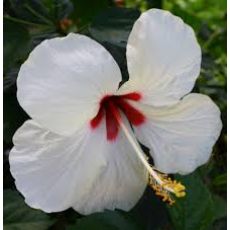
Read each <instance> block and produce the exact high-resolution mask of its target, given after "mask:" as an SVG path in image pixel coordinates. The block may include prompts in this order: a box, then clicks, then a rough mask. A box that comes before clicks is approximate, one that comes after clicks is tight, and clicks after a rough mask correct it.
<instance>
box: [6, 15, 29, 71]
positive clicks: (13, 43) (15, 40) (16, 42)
mask: <svg viewBox="0 0 230 230" xmlns="http://www.w3.org/2000/svg"><path fill="white" fill-rule="evenodd" d="M3 23H4V37H3V58H4V72H6V71H7V70H8V69H9V67H12V66H14V65H15V63H16V62H19V61H20V60H23V59H25V57H26V56H27V55H28V52H29V47H30V45H31V43H30V42H31V40H30V35H29V32H28V31H27V29H26V28H25V27H23V26H22V25H20V24H18V23H15V22H12V21H10V20H9V19H5V18H4V21H3Z"/></svg>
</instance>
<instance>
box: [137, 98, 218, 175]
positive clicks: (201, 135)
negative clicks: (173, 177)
mask: <svg viewBox="0 0 230 230" xmlns="http://www.w3.org/2000/svg"><path fill="white" fill-rule="evenodd" d="M136 106H137V105H136ZM138 107H139V109H141V110H142V111H143V112H144V114H145V115H146V117H147V120H146V123H145V124H143V125H141V126H139V127H134V130H135V133H136V136H137V138H138V139H139V140H140V141H141V143H143V144H144V145H146V146H147V147H148V148H150V153H151V155H152V156H153V159H154V163H155V166H156V168H157V169H159V170H160V171H162V172H165V173H180V174H187V173H190V172H192V171H194V170H195V169H196V168H197V167H198V166H200V165H202V164H204V163H206V162H207V161H208V159H209V158H210V155H211V152H212V147H213V145H214V144H215V142H216V140H217V138H218V137H219V134H220V131H221V128H222V123H221V120H220V111H219V109H218V107H217V106H216V105H215V104H214V103H213V102H212V100H211V99H210V98H209V97H207V96H205V95H201V94H190V95H188V96H186V97H184V98H183V99H182V100H181V101H180V102H178V103H177V104H176V105H174V106H169V107H162V108H156V107H155V108H154V107H151V106H143V105H138Z"/></svg>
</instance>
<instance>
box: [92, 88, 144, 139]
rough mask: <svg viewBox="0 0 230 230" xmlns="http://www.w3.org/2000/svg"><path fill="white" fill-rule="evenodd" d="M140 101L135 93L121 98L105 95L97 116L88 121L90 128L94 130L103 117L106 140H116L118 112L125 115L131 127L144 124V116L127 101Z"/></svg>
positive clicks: (139, 96)
mask: <svg viewBox="0 0 230 230" xmlns="http://www.w3.org/2000/svg"><path fill="white" fill-rule="evenodd" d="M140 99H141V95H140V94H139V93H136V92H134V93H129V94H124V95H121V96H113V95H107V96H105V97H103V98H102V100H101V102H100V108H99V111H98V113H97V115H96V116H95V117H94V118H93V119H92V120H91V121H90V125H91V128H92V129H96V128H97V127H98V126H99V125H100V123H101V122H102V119H103V117H104V116H105V119H106V132H107V140H109V141H113V140H115V139H116V137H117V135H118V132H119V128H120V125H119V120H120V119H121V115H120V111H122V112H123V113H124V114H125V116H126V118H127V119H128V120H129V122H130V123H131V124H132V125H135V126H138V125H140V124H142V123H144V121H145V116H144V115H143V114H142V113H141V112H140V111H139V110H137V109H136V108H134V107H133V106H132V105H131V104H130V103H129V100H132V101H139V100H140Z"/></svg>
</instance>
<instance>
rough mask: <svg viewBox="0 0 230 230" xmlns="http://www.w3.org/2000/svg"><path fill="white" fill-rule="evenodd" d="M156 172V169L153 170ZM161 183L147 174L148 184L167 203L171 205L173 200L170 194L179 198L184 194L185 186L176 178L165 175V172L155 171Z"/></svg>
mask: <svg viewBox="0 0 230 230" xmlns="http://www.w3.org/2000/svg"><path fill="white" fill-rule="evenodd" d="M155 172H156V171H155ZM156 173H157V176H158V177H159V178H160V180H161V182H162V183H158V182H157V181H156V180H155V178H153V177H152V176H151V175H149V185H150V187H151V188H152V189H153V190H154V191H155V194H156V195H157V196H159V197H161V198H162V200H163V201H164V202H167V203H168V204H169V205H173V204H174V203H175V200H174V199H173V198H172V194H174V195H175V196H176V197H178V198H181V197H184V196H185V195H186V193H185V186H184V185H182V184H181V183H180V182H177V181H176V180H172V179H171V178H170V177H167V175H166V174H163V173H160V172H156Z"/></svg>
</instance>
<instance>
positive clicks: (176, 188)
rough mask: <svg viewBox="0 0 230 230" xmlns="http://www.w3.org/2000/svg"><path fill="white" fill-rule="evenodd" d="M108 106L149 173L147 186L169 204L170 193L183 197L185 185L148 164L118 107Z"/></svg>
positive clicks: (170, 199) (170, 200)
mask: <svg viewBox="0 0 230 230" xmlns="http://www.w3.org/2000/svg"><path fill="white" fill-rule="evenodd" d="M109 107H110V111H111V112H112V113H113V115H114V117H115V118H116V119H117V122H118V123H119V125H120V127H121V129H122V131H123V133H124V134H125V136H126V137H127V139H128V141H129V143H130V144H131V145H132V147H133V149H134V150H135V153H136V154H137V156H138V158H139V159H140V160H141V162H142V163H143V165H144V166H145V168H146V169H147V171H148V173H149V186H150V187H151V188H152V189H153V190H154V191H155V193H156V195H158V196H160V197H161V198H162V200H163V201H166V202H168V203H169V204H170V205H172V204H173V203H174V202H175V200H174V199H173V197H172V195H171V194H174V195H175V196H176V197H178V198H179V197H184V196H185V195H186V193H185V187H184V186H183V185H182V184H181V183H180V182H177V181H176V180H172V179H171V178H169V177H168V176H167V175H166V174H163V173H160V172H159V171H157V170H155V169H154V168H153V167H152V166H151V165H150V163H149V162H148V158H147V156H146V155H145V153H144V152H143V151H142V149H141V147H140V145H139V144H138V142H137V140H136V138H135V137H134V136H133V135H132V134H131V133H130V132H129V130H128V128H127V127H126V125H125V124H124V122H123V121H122V119H121V115H120V113H119V111H118V109H117V108H116V107H115V106H114V105H113V103H109Z"/></svg>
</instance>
